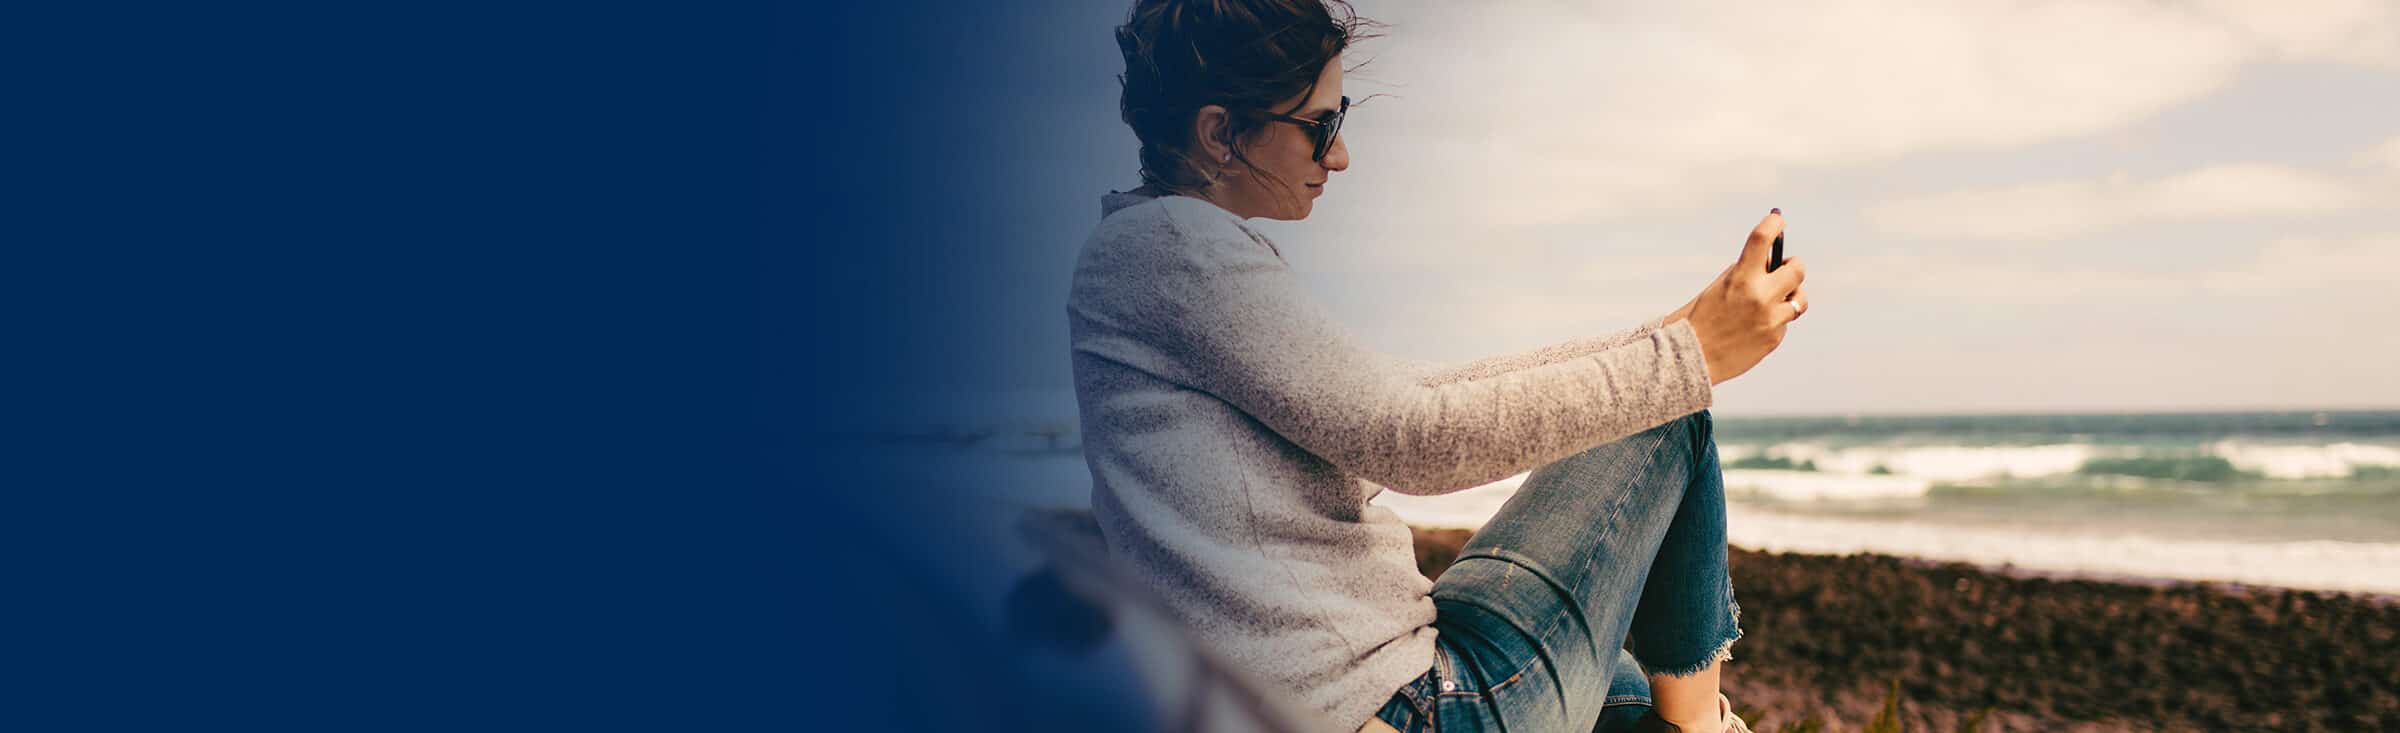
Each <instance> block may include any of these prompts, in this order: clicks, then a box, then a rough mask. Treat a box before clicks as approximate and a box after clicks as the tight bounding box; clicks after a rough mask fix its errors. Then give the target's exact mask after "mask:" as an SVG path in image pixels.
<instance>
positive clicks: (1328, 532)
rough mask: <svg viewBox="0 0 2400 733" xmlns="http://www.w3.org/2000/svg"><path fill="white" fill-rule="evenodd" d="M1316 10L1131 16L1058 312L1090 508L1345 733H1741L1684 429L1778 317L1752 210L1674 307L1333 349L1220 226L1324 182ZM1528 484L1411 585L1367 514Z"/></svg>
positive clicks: (1341, 342)
mask: <svg viewBox="0 0 2400 733" xmlns="http://www.w3.org/2000/svg"><path fill="white" fill-rule="evenodd" d="M1332 4H1333V5H1336V6H1340V8H1339V9H1340V11H1341V12H1340V14H1339V15H1338V16H1337V15H1336V13H1335V12H1334V8H1329V7H1328V6H1327V0H1216V1H1214V2H1203V1H1199V0H1189V1H1186V0H1139V2H1138V3H1137V5H1136V6H1135V7H1134V10H1133V14H1132V18H1131V20H1130V21H1129V22H1128V23H1127V24H1126V25H1125V26H1123V27H1121V28H1119V29H1118V34H1117V36H1118V42H1119V45H1120V46H1121V48H1122V50H1123V51H1124V54H1125V62H1126V72H1125V75H1124V76H1123V77H1122V81H1123V82H1124V97H1123V102H1122V104H1123V109H1122V112H1123V116H1124V119H1125V122H1126V123H1127V124H1128V125H1130V126H1132V128H1133V131H1134V133H1135V135H1136V136H1137V137H1139V138H1140V140H1141V142H1142V151H1141V160H1142V177H1143V179H1144V185H1143V186H1141V187H1140V188H1137V189H1135V190H1133V191H1127V192H1111V193H1110V194H1108V195H1107V196H1105V197H1103V199H1102V212H1101V213H1102V220H1101V223H1100V225H1099V226H1098V227H1097V228H1096V230H1095V231H1094V233H1093V235H1092V237H1091V239H1090V240H1088V241H1087V242H1086V243H1085V246H1084V249H1083V251H1082V253H1081V255H1080V256H1079V258H1078V261H1077V265H1076V273H1075V279H1074V286H1073V292H1072V294H1071V296H1070V300H1069V305H1068V316H1069V322H1070V327H1071V329H1072V333H1073V343H1074V354H1073V358H1074V369H1075V380H1076V394H1077V399H1078V402H1079V403H1080V406H1081V411H1082V418H1083V424H1084V429H1085V435H1086V441H1085V454H1086V458H1087V460H1088V461H1089V463H1090V467H1091V471H1092V477H1093V482H1094V488H1093V509H1094V515H1095V516H1096V518H1097V519H1098V520H1099V522H1100V525H1101V528H1102V530H1103V531H1104V534H1105V535H1106V537H1107V539H1108V544H1109V547H1110V551H1111V553H1112V554H1114V555H1116V556H1118V557H1119V558H1121V559H1123V560H1125V561H1126V562H1127V563H1128V564H1130V565H1131V566H1132V567H1134V568H1136V569H1138V570H1140V571H1142V572H1144V573H1146V574H1147V576H1148V577H1149V579H1150V580H1152V581H1153V582H1154V583H1155V584H1156V586H1157V589H1158V590H1159V591H1160V592H1161V593H1162V594H1163V595H1165V597H1166V598H1167V599H1168V602H1169V604H1170V605H1171V606H1173V610H1174V611H1175V613H1177V614H1178V615H1179V616H1180V617H1181V620H1182V621H1183V622H1185V623H1187V624H1189V625H1190V626H1191V628H1192V629H1193V630H1194V631H1195V632H1196V633H1198V634H1199V635H1200V636H1201V637H1202V638H1203V639H1205V640H1207V641H1208V642H1209V643H1210V644H1212V646H1214V647H1215V649H1216V650H1217V651H1218V652H1220V653H1222V654H1224V655H1226V656H1227V657H1228V658H1230V659H1231V660H1233V661H1235V662H1236V663H1237V664H1240V665H1242V666H1245V667H1246V668H1248V669H1250V670H1252V671H1254V672H1256V673H1257V674H1258V675H1260V676H1261V677H1262V678H1264V679H1266V680H1269V681H1272V682H1274V683H1277V684H1280V685H1284V686H1286V687H1287V688H1288V689H1290V690H1292V691H1294V692H1295V693H1297V695H1298V696H1299V698H1300V699H1301V700H1303V701H1304V702H1306V703H1308V704H1309V705H1311V706H1313V707H1315V708H1316V709H1318V710H1320V711H1322V712H1324V713H1325V714H1327V715H1329V716H1331V718H1332V721H1333V723H1335V724H1338V725H1339V726H1341V728H1342V729H1344V730H1347V729H1349V728H1352V727H1359V728H1361V729H1362V730H1365V729H1374V730H1383V729H1385V726H1389V727H1391V728H1398V729H1400V730H1425V729H1430V728H1432V727H1439V728H1440V729H1441V730H1444V731H1453V730H1499V729H1502V728H1503V727H1505V728H1506V729H1508V730H1514V731H1528V730H1533V731H1548V730H1561V731H1564V730H1575V731H1588V730H1595V729H1597V730H1635V729H1647V730H1678V729H1679V730H1683V731H1698V732H1701V733H1715V732H1716V731H1720V730H1746V728H1745V726H1744V725H1743V724H1742V722H1741V721H1740V719H1739V718H1735V717H1733V716H1732V715H1731V713H1730V712H1729V707H1730V704H1729V702H1728V701H1727V700H1726V699H1725V697H1724V696H1723V695H1722V694H1720V693H1719V692H1718V689H1717V679H1718V666H1719V662H1720V661H1721V660H1723V659H1725V658H1727V657H1728V650H1729V649H1730V647H1731V644H1732V642H1733V641H1734V640H1735V639H1738V638H1739V637H1740V635H1741V631H1740V629H1739V625H1738V622H1739V618H1738V609H1737V608H1736V607H1735V605H1734V599H1733V590H1732V587H1731V584H1730V581H1729V579H1728V577H1727V575H1726V569H1725V554H1726V548H1725V535H1724V523H1725V515H1724V503H1723V502H1724V497H1723V493H1724V489H1723V486H1722V484H1721V480H1722V478H1721V475H1720V472H1719V470H1718V465H1717V456H1716V447H1715V443H1714V439H1713V436H1712V433H1711V428H1710V417H1709V414H1708V411H1707V409H1706V408H1707V407H1708V405H1709V404H1710V400H1711V397H1712V395H1713V388H1714V386H1715V385H1717V384H1721V383H1723V382H1725V381H1726V380H1728V379H1732V378H1734V377H1736V376H1739V375H1741V374H1742V373H1743V372H1745V371H1748V370H1749V369H1750V368H1751V367H1752V366H1754V365H1756V364H1757V363H1758V362H1759V361H1760V360H1761V359H1763V358H1765V356H1766V354H1767V353H1768V352H1770V351H1772V350H1774V349H1775V347H1776V346H1777V345H1778V344H1780V343H1781V341H1782V339H1783V335H1784V329H1785V326H1786V324H1788V323H1789V322H1791V321H1792V320H1793V319H1795V318H1798V317H1799V315H1800V313H1802V312H1803V311H1805V310H1806V309H1807V298H1806V296H1805V295H1804V294H1803V293H1801V292H1800V284H1801V280H1802V273H1803V267H1802V265H1801V263H1800V261H1799V260H1798V259H1797V258H1794V259H1791V260H1788V261H1786V262H1785V263H1784V265H1783V266H1782V267H1780V268H1779V269H1776V270H1775V271H1773V272H1769V271H1768V269H1767V265H1766V262H1765V260H1766V259H1767V257H1768V254H1767V247H1768V243H1769V242H1771V241H1772V240H1773V239H1774V238H1775V237H1776V236H1777V235H1778V234H1780V233H1781V232H1782V229H1783V219H1782V216H1781V214H1780V212H1770V213H1769V214H1768V216H1767V217H1766V219H1765V220H1764V221H1762V222H1761V223H1760V224H1759V225H1758V226H1757V228H1756V229H1754V230H1753V231H1751V232H1750V235H1749V239H1748V241H1747V242H1746V243H1745V245H1744V247H1743V249H1742V251H1741V254H1740V256H1739V258H1738V260H1737V261H1736V262H1735V263H1734V264H1733V265H1731V266H1730V267H1728V268H1727V269H1726V270H1725V272H1724V273H1722V274H1720V275H1719V276H1718V277H1717V278H1716V280H1715V281H1714V282H1712V283H1710V284H1709V285H1708V286H1707V287H1706V288H1705V289H1703V290H1702V291H1701V293H1700V294H1699V295H1698V296H1697V297H1695V298H1694V299H1693V300H1692V301H1691V302H1689V303H1687V304H1685V305H1684V306H1683V307H1682V308H1678V309H1676V310H1675V311H1674V312H1672V313H1669V314H1667V315H1665V316H1662V317H1659V318H1657V319H1654V320H1652V321H1650V322H1649V323H1646V324H1643V325H1642V326H1641V327H1638V328H1635V329H1632V330H1629V331H1625V332H1622V333H1616V334H1608V335H1602V336H1595V337H1590V338H1583V339H1577V340H1573V341H1568V342H1565V343H1561V344H1557V345H1553V346H1550V347H1547V348H1543V349H1538V350H1534V351H1530V352H1526V353H1521V354H1508V355H1502V356H1498V357H1494V358H1490V359H1485V360H1481V361H1476V362H1473V363H1469V364H1464V365H1457V366H1453V367H1447V368H1445V367H1441V366H1438V365H1433V364H1424V363H1419V362H1415V361H1408V360H1402V359H1396V358H1392V357H1389V356H1385V355H1381V354H1377V353H1373V352H1370V351H1367V350H1365V349H1363V348H1361V347H1360V346H1359V345H1358V344H1357V343H1356V342H1355V341H1354V340H1353V339H1352V338H1351V337H1350V336H1348V335H1347V334H1345V333H1344V332H1343V331H1342V330H1341V328H1340V327H1339V326H1338V325H1337V324H1336V323H1335V322H1334V321H1333V320H1331V319H1330V318H1329V317H1328V316H1327V315H1326V314H1325V313H1324V312H1323V311H1322V310H1321V309H1320V308H1319V307H1318V306H1317V305H1316V304H1315V303H1313V302H1311V301H1310V300H1309V299H1308V298H1307V297H1305V296H1304V295H1303V294H1302V293H1301V291H1300V289H1299V288H1298V286H1297V284H1296V283H1295V281H1294V280H1293V278H1292V275H1291V272H1290V270H1289V269H1288V268H1287V267H1286V265H1285V263H1284V261H1283V259H1282V256H1281V253H1280V250H1279V249H1278V248H1277V246H1276V244H1275V243H1274V242H1272V241H1270V240H1269V239H1268V238H1267V237H1265V236H1263V235H1261V234H1259V233H1258V232H1257V231H1255V230H1253V229H1251V228H1250V227H1249V226H1247V225H1246V224H1244V221H1245V220H1247V219H1252V218H1270V219H1282V220H1298V219H1304V218H1306V217H1307V216H1308V215H1309V213H1310V211H1311V209H1312V208H1313V206H1314V202H1315V198H1316V197H1317V196H1319V195H1322V193H1323V190H1324V186H1325V185H1326V183H1327V182H1328V181H1329V180H1330V179H1331V177H1332V174H1333V173H1335V172H1339V171H1341V170H1343V169H1345V168H1347V167H1349V151H1348V150H1347V149H1346V148H1345V146H1344V145H1343V143H1342V139H1341V137H1340V135H1339V132H1340V125H1341V122H1342V119H1343V116H1344V115H1345V114H1346V112H1347V109H1348V99H1347V98H1346V97H1345V96H1343V93H1342V78H1343V70H1342V68H1341V65H1340V63H1339V61H1340V57H1341V54H1342V52H1343V50H1344V49H1346V48H1347V47H1348V46H1349V45H1350V44H1351V42H1353V41H1355V40H1357V39H1358V38H1360V37H1362V36H1360V35H1359V30H1360V29H1361V28H1363V27H1366V26H1367V25H1370V23H1368V22H1367V21H1363V20H1360V19H1358V18H1357V17H1356V16H1355V15H1354V14H1352V13H1350V12H1349V9H1348V8H1347V6H1341V4H1340V3H1339V2H1338V0H1332ZM1527 471H1531V474H1532V475H1531V476H1530V477H1528V478H1527V479H1526V481H1525V482H1524V485H1523V487H1522V488H1521V489H1520V490H1519V491H1518V493H1517V494H1516V496H1515V497H1514V498H1513V499H1511V500H1510V501H1509V502H1508V503H1507V505H1506V506H1505V507H1503V508H1502V509H1501V510H1500V511H1499V513H1498V514H1497V515H1495V516H1494V517H1493V518H1492V519H1491V521H1490V522H1489V523H1488V524H1487V525H1486V526H1485V527H1484V528H1483V529H1482V531H1480V532H1479V533H1477V534H1476V535H1475V537H1474V538H1473V540H1471V541H1470V542H1469V543H1468V544H1467V546H1466V547H1465V548H1464V550H1463V551H1462V552H1461V554H1460V558H1459V560H1458V562H1457V563H1456V564H1455V565H1453V566H1451V568H1450V569H1449V570H1448V571H1447V572H1446V573H1444V574H1443V575H1442V577H1441V580H1440V581H1439V582H1438V583H1433V582H1428V581H1426V580H1425V579H1424V578H1423V577H1422V576H1420V575H1418V574H1417V572H1416V568H1415V563H1414V555H1413V553H1412V550H1411V544H1410V536H1409V531H1408V528H1407V526H1405V525H1404V524H1402V523H1401V522H1400V520H1399V519H1398V518H1397V517H1396V516H1394V515H1393V514H1392V512H1391V511H1390V510H1388V509H1385V508H1382V507H1377V506H1371V505H1369V504H1368V500H1369V499H1370V498H1372V497H1373V495H1374V494H1375V493H1376V492H1378V491H1382V490H1385V489H1389V490H1392V491H1398V492H1401V493H1404V494H1415V495H1425V494H1440V493H1445V492H1451V491H1458V490H1461V489H1466V488H1470V487H1474V486H1477V485H1481V484H1486V483H1490V482H1492V481H1496V480H1500V479H1502V478H1505V477H1508V476H1511V475H1514V474H1517V473H1522V472H1527Z"/></svg>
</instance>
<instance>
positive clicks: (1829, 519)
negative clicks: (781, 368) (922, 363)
mask: <svg viewBox="0 0 2400 733" xmlns="http://www.w3.org/2000/svg"><path fill="white" fill-rule="evenodd" d="M1715 424H1716V431H1717V444H1718V457H1719V460H1720V462H1721V464H1722V465H1723V467H1724V476H1725V484H1726V491H1727V494H1728V500H1729V508H1728V518H1727V522H1728V535H1729V538H1730V539H1731V541H1732V543H1733V544H1734V545H1736V546H1740V547H1745V548H1749V549H1756V550H1767V551H1778V552H1811V553H1827V554H1846V553H1854V552H1877V553H1884V554H1891V555H1901V556H1908V557H1916V558H1923V559H1928V560H1946V561H1964V562H1971V563H1975V564H1978V565H1984V566H1988V567H1993V568H1997V569H2012V568H2013V569H2017V570H2023V571H2032V572H2040V573H2045V574H2053V575H2068V576H2085V577H2095V578H2101V579H2111V580H2140V579H2150V580H2200V581H2219V582H2231V583H2247V584H2256V585H2268V586H2281V587H2292V588H2306V589H2315V590H2334V591H2352V592H2367V593H2377V594H2386V595H2391V594H2400V411H2325V412H2316V411H2300V412H2214V413H2200V412H2191V413H2148V414H2046V415H2045V414H2018V415H1921V416H1826V417H1740V416H1726V415H1722V414H1719V415H1716V421H1715ZM1078 438H1079V436H1077V435H1076V434H1075V432H1074V426H1073V421H1072V420H1065V421H1063V422H1062V421H1059V420H1052V421H1047V422H1017V423H1014V424H995V425H992V426H989V427H977V428H960V429H951V428H943V429H941V430H938V431H921V432H918V433H914V434H907V435H898V434H888V433H887V434H886V435H885V439H886V440H887V441H897V442H905V443H909V444H912V445H915V446H918V447H919V448H921V449H925V450H929V451H931V452H934V453H940V454H943V455H944V456H946V457H944V458H941V459H939V460H936V461H933V462H930V463H928V464H926V465H927V466H933V465H954V466H956V467H958V468H960V469H961V473H962V474H963V475H973V476H976V477H978V478H977V482H978V483H980V484H982V485H985V486H1003V485H1005V486H1010V487H1014V488H1011V489H1010V490H1009V491H1010V494H1009V496H1007V497H1006V499H1007V501H1006V503H1007V504H1008V505H1012V506H1027V505H1031V506H1046V507H1058V506H1078V505H1088V502H1089V492H1090V485H1091V477H1090V474H1089V472H1088V471H1087V470H1086V469H1085V468H1084V465H1083V459H1082V454H1081V452H1080V450H1079V449H1078V447H1077V446H1078V445H1079V440H1078ZM944 461H948V462H952V463H949V464H944V463H943V462H944ZM1003 476H1005V477H1006V478H1002V477H1003ZM1523 480H1524V476H1523V475H1518V476H1513V477H1510V478H1508V479H1505V480H1502V481H1498V482H1495V483H1492V484H1490V485H1486V486H1482V487H1478V488H1474V489H1469V490H1466V491H1462V492H1458V493H1454V494H1448V495H1444V496H1438V497H1412V496H1404V495H1400V494H1397V493H1394V492H1385V493H1383V494H1381V495H1379V496H1377V497H1376V499H1375V503H1376V504H1379V505H1383V506H1386V507H1390V508H1391V509H1392V510H1393V511H1394V512H1396V513H1398V514H1399V515H1400V516H1401V517H1402V518H1403V519H1406V520H1408V521H1409V522H1410V523H1411V524H1418V525H1426V526H1446V527H1478V526H1481V525H1482V524H1483V522H1484V521H1486V520H1488V519H1489V518H1490V517H1491V515H1492V513H1493V512H1494V511H1496V510H1497V509H1498V508H1499V506H1500V504H1501V503H1502V502H1504V501H1506V500H1507V498H1508V497H1509V496H1510V495H1511V494H1513V493H1514V492H1515V491H1516V489H1517V486H1518V484H1520V483H1521V482H1522V481H1523Z"/></svg>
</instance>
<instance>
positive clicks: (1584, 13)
mask: <svg viewBox="0 0 2400 733" xmlns="http://www.w3.org/2000/svg"><path fill="white" fill-rule="evenodd" d="M2254 5H2255V4H2247V3H2236V2H2224V3H2217V2H2209V3H2201V4H2197V5H2194V4H2185V5H2175V6H2170V5H2166V4H2160V3H2154V2H2148V1H2146V0H2123V1H2119V2H2081V1H2078V2H2034V3H2006V4H1988V5H1977V4H1969V5H1941V6H1931V5H1926V4H1922V3H1906V2H1863V1H1852V2H1833V3H1822V4H1807V5H1781V6H1777V5H1766V6H1761V5H1759V4H1755V3H1723V2H1716V3H1608V4H1590V5H1583V4H1564V3H1552V2H1492V3H1472V4H1467V3H1438V2H1404V3H1389V4H1383V3H1372V4H1369V3H1362V4H1361V6H1360V10H1361V12H1362V13H1364V14H1366V15H1367V16H1369V17H1373V18H1376V19H1379V20H1384V21H1387V22H1389V23H1391V24H1392V27H1391V28H1390V29H1389V31H1388V36H1387V37H1386V38H1384V39H1380V40H1376V41H1370V42H1369V43H1368V45H1366V46H1364V47H1362V48H1361V49H1360V50H1359V51H1358V52H1356V54H1357V55H1358V56H1359V58H1354V59H1353V60H1352V63H1356V62H1357V61H1358V60H1363V58H1364V57H1366V56H1372V57H1373V58H1374V59H1375V61H1374V63H1373V64H1372V65H1371V66H1369V68H1368V69H1367V70H1366V72H1365V75H1364V77H1358V76H1354V77H1353V78H1352V79H1351V80H1350V81H1349V82H1348V84H1347V89H1346V90H1347V91H1350V92H1351V96H1352V97H1353V98H1364V97H1365V95H1366V94H1368V93H1395V94H1399V95H1401V96H1399V97H1398V98H1389V99H1376V100H1373V101H1372V102H1371V103H1370V104H1368V105H1365V106H1363V107H1362V108H1361V109H1360V110H1359V112H1358V115H1357V117H1356V118H1355V119H1354V124H1353V126H1352V129H1351V130H1349V131H1348V133H1349V136H1350V141H1351V146H1352V150H1353V159H1354V162H1353V165H1354V169H1353V172H1355V173H1359V174H1361V175H1357V176H1350V175H1347V174H1345V175H1344V176H1343V177H1345V178H1351V179H1352V181H1351V185H1352V186H1355V187H1356V188H1357V189H1359V192H1358V194H1356V195H1360V196H1362V197H1364V199H1365V200H1369V201H1376V202H1379V203H1384V204H1387V205H1390V206H1393V207H1410V206H1413V207H1420V208H1422V209H1424V210H1427V211H1434V210H1438V211H1440V212H1441V213H1440V215H1439V216H1438V217H1434V216H1428V217H1421V219H1420V221H1418V222H1415V223H1413V224H1412V226H1411V227H1410V229H1411V230H1412V231H1424V232H1427V233H1428V234H1431V235H1434V236H1440V234H1441V233H1442V232H1456V231H1491V230H1494V229H1516V228H1531V227H1539V226H1544V225H1550V224H1557V223H1560V222H1568V221H1592V220H1601V219H1609V218H1617V217H1624V216H1628V215H1633V214H1636V213H1656V212H1662V211H1674V210H1688V209H1692V208H1695V207H1699V206H1703V205H1706V204H1708V203H1709V202H1711V201H1715V200H1718V199H1721V198H1723V197H1726V196H1733V195H1739V194H1742V193H1746V192H1764V191H1770V190H1777V189H1779V188H1788V184H1786V183H1784V182H1785V181H1786V180H1788V179H1791V178H1793V177H1795V176H1799V175H1803V174H1805V173H1806V172H1807V171H1809V170H1812V169H1823V168H1829V167H1855V166H1862V165H1870V164H1874V163H1878V162H1883V161H1889V160H1892V159H1895V158H1899V157H1901V156H1906V155H1910V154H1915V153H1922V152H1927V151H1940V150H1955V149H2007V148H2014V147H2021V146H2028V145H2034V144H2039V143H2043V142H2048V141H2054V140H2060V139H2066V138H2073V137H2078V136H2085V135H2091V134H2095V133H2102V132H2106V131H2110V130H2116V129H2122V128H2125V127H2127V126H2129V125H2132V124H2134V123H2136V122H2138V121H2140V120H2143V119H2145V118H2148V117H2150V116H2152V115H2154V114H2156V113H2158V112H2160V111H2161V110H2164V109H2166V108H2169V107H2172V106H2175V105H2179V104H2183V103H2187V102H2190V101H2193V100H2196V99H2199V98H2202V97H2204V96H2207V95H2209V94H2212V93H2214V92H2216V91H2218V90H2221V89H2223V88H2225V87H2227V86H2229V85H2231V84H2232V83H2233V82H2234V81H2235V80H2236V78H2237V76H2238V71H2239V69H2240V67H2242V66H2243V65H2245V64H2248V63H2253V62H2258V61H2264V60H2284V61H2289V60H2301V61H2325V62H2337V63H2362V64H2385V63H2387V62H2389V61H2390V60H2391V59H2392V58H2400V35H2396V34H2394V33H2392V32H2390V31H2391V29H2393V28H2394V27H2400V21H2396V18H2400V9H2396V8H2395V7H2394V6H2393V5H2392V4H2390V3H2385V2H2377V1H2374V0H2367V1H2362V2H2337V3H2311V4H2309V5H2308V6H2307V7H2306V8H2305V11H2306V12H2302V10H2301V9H2296V8H2292V7H2289V6H2281V5H2274V6H2267V5H2255V7H2254ZM2131 80H2138V82H2132V81H2131ZM2200 183H2206V182H2205V181H2202V182H2200ZM1435 204H1438V207H1436V206H1433V205H1435ZM1353 208H1358V207H1353ZM1374 208H1379V209H1380V208H1383V207H1374ZM1340 216H1341V215H1340V214H1338V213H1337V214H1336V215H1335V217H1334V218H1340Z"/></svg>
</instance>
